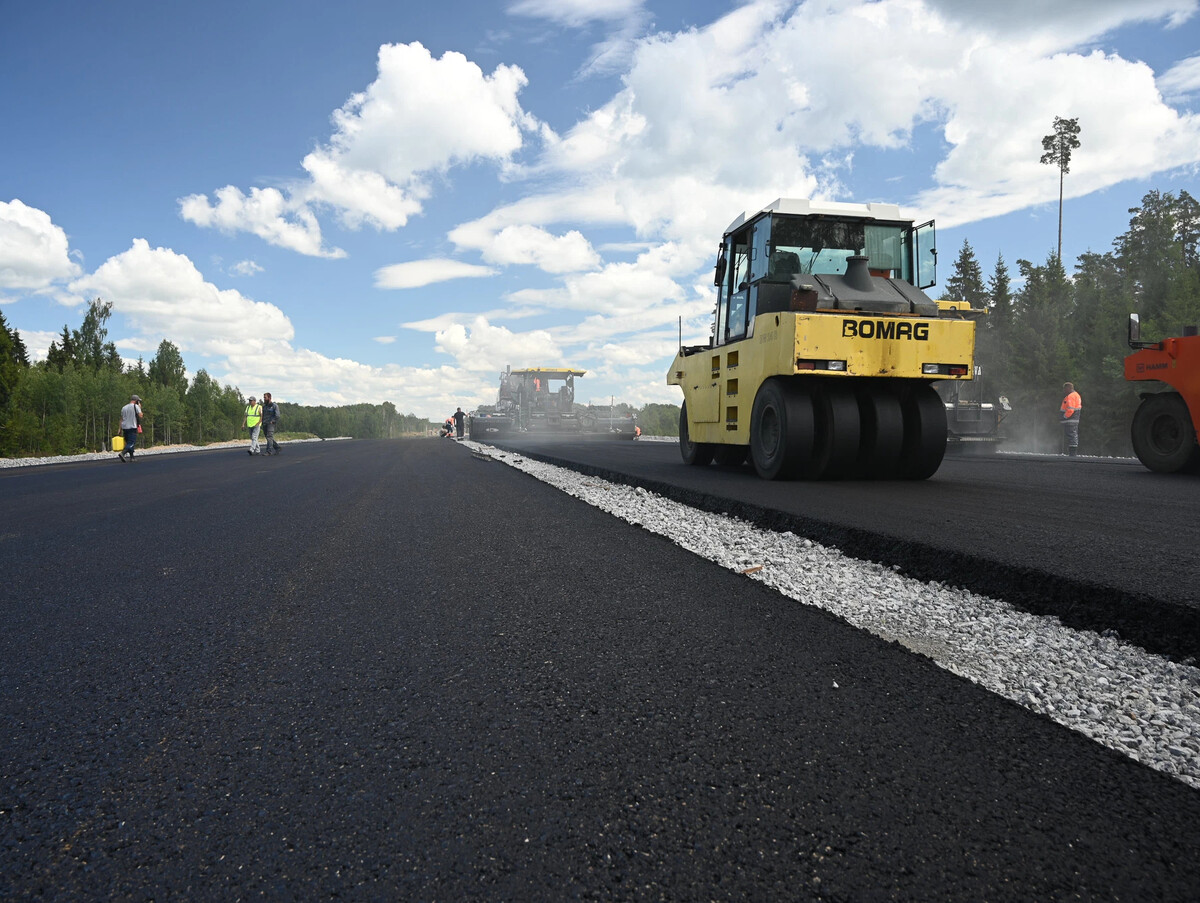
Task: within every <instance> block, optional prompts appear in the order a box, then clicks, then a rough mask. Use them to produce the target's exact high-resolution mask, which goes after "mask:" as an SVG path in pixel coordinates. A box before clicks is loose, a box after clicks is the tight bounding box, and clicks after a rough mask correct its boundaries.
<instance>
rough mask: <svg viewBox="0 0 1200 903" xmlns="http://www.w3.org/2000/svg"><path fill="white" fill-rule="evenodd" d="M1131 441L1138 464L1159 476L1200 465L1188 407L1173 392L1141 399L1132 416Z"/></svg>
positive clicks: (1198, 449) (1194, 430)
mask: <svg viewBox="0 0 1200 903" xmlns="http://www.w3.org/2000/svg"><path fill="white" fill-rule="evenodd" d="M1130 438H1131V439H1132V440H1133V450H1134V453H1135V454H1137V456H1138V460H1139V461H1141V462H1142V463H1143V464H1145V465H1146V466H1147V467H1149V468H1150V469H1151V470H1153V471H1157V472H1158V473H1176V472H1177V471H1180V470H1186V469H1194V468H1195V467H1196V466H1197V465H1200V448H1197V446H1196V428H1195V426H1194V425H1193V424H1192V418H1191V415H1190V414H1189V413H1188V407H1187V404H1186V403H1185V402H1184V400H1183V398H1182V396H1180V395H1178V394H1177V393H1175V392H1163V393H1161V394H1159V395H1147V396H1146V397H1145V398H1143V399H1142V403H1141V405H1139V406H1138V409H1137V413H1135V414H1134V415H1133V428H1132V429H1131V430H1130Z"/></svg>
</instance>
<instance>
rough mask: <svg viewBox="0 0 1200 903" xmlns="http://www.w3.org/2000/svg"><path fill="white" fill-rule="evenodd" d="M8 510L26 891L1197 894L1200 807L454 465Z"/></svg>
mask: <svg viewBox="0 0 1200 903" xmlns="http://www.w3.org/2000/svg"><path fill="white" fill-rule="evenodd" d="M632 450H633V449H631V451H632ZM931 485H933V486H936V485H937V484H936V483H935V484H931ZM0 510H2V511H3V523H2V524H0V573H2V574H3V581H4V595H3V600H4V601H3V613H4V630H3V632H2V633H0V690H2V692H0V898H2V899H4V900H14V899H31V898H45V899H87V900H91V899H105V900H107V899H137V900H145V899H155V900H166V899H179V900H192V899H221V900H237V899H249V898H268V899H305V900H308V899H334V898H336V899H347V900H446V901H457V900H466V899H480V900H513V901H536V900H547V901H558V900H564V899H582V898H586V899H605V900H611V899H633V900H650V899H663V900H756V901H757V900H807V899H812V900H844V901H864V900H866V901H870V900H946V901H961V900H990V901H1007V900H1013V901H1018V900H1019V901H1028V900H1075V899H1080V900H1129V901H1143V900H1179V901H1194V900H1195V899H1197V897H1198V896H1200V857H1197V855H1196V851H1197V850H1198V849H1200V792H1197V791H1195V790H1193V789H1191V788H1189V787H1187V786H1186V785H1184V784H1181V783H1179V782H1176V781H1174V780H1172V779H1170V778H1167V777H1164V776H1163V775H1161V774H1159V773H1157V772H1154V771H1151V770H1149V769H1146V768H1144V767H1141V766H1139V765H1136V764H1134V763H1133V762H1131V761H1129V760H1127V759H1125V758H1123V757H1121V756H1119V755H1117V754H1115V753H1113V752H1110V751H1108V750H1106V749H1104V748H1102V747H1100V746H1098V745H1096V744H1094V743H1092V742H1090V741H1088V740H1086V739H1084V738H1083V737H1082V736H1079V735H1077V734H1074V733H1071V732H1070V731H1067V730H1066V729H1064V728H1061V727H1059V726H1057V725H1055V724H1053V723H1052V722H1050V721H1048V720H1046V719H1044V718H1042V717H1039V716H1037V715H1034V714H1031V713H1029V712H1028V711H1026V710H1024V709H1022V708H1020V707H1018V706H1016V705H1013V704H1010V703H1008V702H1005V701H1003V700H1001V699H998V698H997V697H994V696H992V695H990V694H988V693H986V692H983V691H982V690H979V689H978V688H976V687H975V686H973V685H971V684H969V683H967V682H965V681H963V680H961V679H958V678H956V677H954V676H952V675H949V674H947V673H945V672H943V671H940V670H939V669H937V668H936V667H934V666H933V665H932V664H931V663H930V662H929V661H928V660H927V659H924V658H922V657H920V656H916V655H913V654H910V653H908V652H906V651H905V650H903V649H901V648H900V647H898V646H896V645H892V644H887V643H884V642H882V641H880V640H878V639H876V638H874V637H871V636H870V635H867V634H865V633H862V632H860V631H857V630H855V629H852V628H850V627H848V626H847V625H845V624H844V623H842V622H840V621H838V620H836V619H834V618H832V617H830V616H828V615H826V614H824V613H822V612H820V611H816V610H813V609H809V608H806V607H803V606H801V605H798V604H797V603H795V602H793V601H790V600H788V599H785V598H783V597H782V596H780V595H778V594H776V593H774V592H772V591H771V590H769V589H768V588H766V587H764V586H763V585H761V584H759V583H756V582H754V581H751V580H747V579H746V578H744V577H741V576H739V575H737V574H735V573H732V572H729V571H725V570H722V569H720V568H718V567H716V566H714V565H712V564H710V563H708V562H705V561H703V560H700V559H698V558H696V557H694V556H692V555H690V554H689V553H686V552H684V551H682V550H681V549H679V548H678V547H675V546H673V545H671V544H670V543H669V542H667V541H666V540H664V539H662V538H660V537H657V536H654V535H652V534H649V533H647V532H645V531H642V530H640V529H639V528H636V527H633V526H630V525H628V524H625V523H622V522H620V521H617V520H615V519H613V518H611V517H609V516H607V515H605V514H602V513H600V512H598V511H596V510H594V509H592V508H589V507H587V506H585V505H584V504H582V503H580V502H578V501H576V500H574V499H571V498H569V497H568V496H566V495H564V494H562V493H559V492H558V491H556V490H554V489H552V488H550V487H548V486H546V485H544V484H541V483H538V482H537V481H535V480H533V479H531V478H530V477H528V476H526V475H524V474H521V473H520V472H518V471H515V470H513V469H510V468H507V467H504V466H503V465H501V464H498V463H495V462H487V461H481V460H479V459H477V458H475V457H473V456H472V455H471V454H470V452H469V451H468V449H467V448H466V447H464V446H460V445H457V444H455V443H451V442H446V441H442V440H436V441H435V440H420V441H418V440H414V441H407V442H406V441H392V442H383V441H380V442H340V443H334V442H327V443H322V444H312V445H303V446H289V447H287V448H285V452H284V454H283V455H282V456H280V457H279V458H276V459H266V458H250V457H249V456H247V455H245V454H241V453H240V452H206V453H195V454H184V455H172V456H162V457H147V458H144V459H141V460H138V461H136V462H135V463H133V464H132V465H123V464H120V463H117V462H116V461H115V460H114V461H113V462H111V463H108V462H104V463H89V464H71V465H64V466H55V467H43V468H30V469H23V470H7V471H0Z"/></svg>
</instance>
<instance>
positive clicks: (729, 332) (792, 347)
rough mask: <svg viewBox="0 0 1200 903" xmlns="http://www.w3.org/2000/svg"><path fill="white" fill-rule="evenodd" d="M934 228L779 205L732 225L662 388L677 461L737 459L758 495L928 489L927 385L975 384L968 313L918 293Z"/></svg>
mask: <svg viewBox="0 0 1200 903" xmlns="http://www.w3.org/2000/svg"><path fill="white" fill-rule="evenodd" d="M934 228H935V227H934V224H933V222H932V221H930V222H928V223H924V224H922V225H920V226H914V225H913V222H912V221H911V220H906V219H903V218H902V217H901V215H900V210H899V208H898V207H896V206H895V205H892V204H879V203H872V204H842V203H818V202H813V201H808V200H793V199H786V198H780V199H778V200H776V201H774V202H773V203H771V204H769V205H768V206H767V207H765V208H764V209H762V210H761V211H759V212H757V213H755V214H753V215H751V216H747V215H746V214H744V213H743V214H742V215H741V216H739V217H738V218H737V219H735V220H734V221H733V222H732V223H731V224H730V225H729V228H728V229H726V230H725V234H724V236H723V238H722V239H721V247H720V251H719V254H718V258H717V265H716V278H715V280H714V282H715V284H716V286H717V306H716V311H715V317H714V323H713V328H712V334H711V336H710V338H709V341H708V343H707V344H704V345H693V346H684V345H683V344H682V341H681V343H680V348H679V352H678V354H676V356H675V360H674V362H673V363H672V364H671V370H670V372H669V373H668V374H667V383H668V384H671V385H677V386H679V387H680V388H682V389H683V396H684V403H683V406H682V408H681V410H680V415H679V449H680V453H681V455H682V457H683V460H684V461H685V462H687V463H688V464H694V465H703V464H708V463H710V462H712V461H714V460H715V461H716V462H717V463H718V464H724V465H740V464H741V463H743V462H744V461H745V460H746V457H747V456H749V457H750V459H751V460H752V461H753V464H754V468H755V470H756V471H757V472H758V474H759V476H761V477H763V478H764V479H779V478H795V477H800V478H804V479H832V478H893V479H918V480H919V479H926V478H928V477H930V476H932V475H933V474H934V473H935V472H936V471H937V469H938V467H939V466H940V465H941V462H942V458H943V456H944V455H945V452H946V439H947V433H946V409H945V406H944V403H943V401H942V399H941V398H940V397H939V396H938V394H937V392H936V391H935V390H934V389H933V386H932V385H931V384H932V383H933V382H935V381H938V380H955V381H960V380H970V379H971V378H972V376H973V371H974V355H975V323H974V320H973V315H974V314H975V313H978V312H977V311H971V310H970V305H969V304H966V303H965V302H954V301H933V300H931V299H930V298H929V296H928V295H926V294H925V293H924V291H923V289H925V288H928V287H929V286H931V285H933V284H934V282H935V281H936V280H935V276H936V260H937V251H936V245H935V235H936V233H935V231H934Z"/></svg>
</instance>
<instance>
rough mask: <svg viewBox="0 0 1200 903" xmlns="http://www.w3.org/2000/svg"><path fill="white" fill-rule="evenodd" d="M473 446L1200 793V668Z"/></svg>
mask: <svg viewBox="0 0 1200 903" xmlns="http://www.w3.org/2000/svg"><path fill="white" fill-rule="evenodd" d="M462 444H463V445H465V446H467V447H468V448H470V449H471V450H472V452H474V453H476V454H478V455H482V456H486V457H487V458H491V459H494V460H498V461H502V462H503V463H505V464H507V465H508V466H510V467H514V468H516V469H518V470H521V471H523V472H524V473H527V474H529V475H530V476H533V477H536V478H537V479H539V480H541V481H542V482H545V483H549V484H550V485H552V486H556V487H557V488H559V489H561V490H562V491H564V492H566V493H568V494H569V495H572V496H575V497H576V498H578V499H581V500H582V501H584V502H587V503H588V504H589V505H592V506H594V507H596V508H599V509H601V510H603V511H606V512H608V513H610V514H613V515H615V516H616V517H619V518H621V519H622V520H625V521H628V522H629V523H631V524H636V525H638V526H641V527H644V528H645V529H647V530H649V531H651V532H653V533H657V534H659V535H661V536H664V537H666V538H668V539H670V540H671V541H672V542H674V543H676V544H677V545H679V546H680V547H682V548H684V549H687V550H688V551H690V552H694V553H695V554H697V555H699V556H701V557H702V558H706V559H708V560H709V561H712V562H714V563H716V564H718V565H720V566H721V567H724V568H728V569H730V570H734V571H738V572H742V573H745V574H746V576H747V577H748V578H749V579H751V580H757V581H759V582H761V583H765V584H767V585H768V586H771V587H773V588H775V589H777V590H778V591H779V592H781V593H783V594H784V595H785V596H788V597H789V598H792V599H795V600H796V601H798V602H801V603H803V604H805V605H813V606H816V607H818V608H822V609H824V610H825V611H828V612H831V613H832V614H834V615H837V616H838V617H840V618H842V619H843V620H845V621H847V622H848V623H850V624H852V625H854V626H855V627H861V628H863V629H864V630H868V631H870V632H871V633H873V634H875V635H876V636H878V637H881V638H882V639H885V640H890V641H895V642H897V643H900V644H901V645H903V646H905V647H906V648H908V649H910V650H912V651H913V652H917V653H920V654H921V655H924V656H927V657H928V658H930V659H932V660H933V661H934V662H935V663H936V664H937V665H939V666H940V667H942V668H945V669H946V670H947V671H950V672H952V673H954V674H958V675H960V676H962V677H965V678H967V679H968V680H970V681H972V682H974V683H976V684H978V685H979V686H981V687H984V688H986V689H988V690H990V691H992V692H993V693H996V694H998V695H1000V696H1003V697H1005V698H1007V699H1011V700H1012V701H1014V702H1016V703H1018V704H1020V705H1022V706H1024V707H1026V708H1028V709H1030V710H1032V711H1034V712H1039V713H1041V714H1044V715H1047V716H1049V717H1050V718H1053V719H1054V720H1055V721H1057V722H1058V723H1059V724H1062V725H1065V726H1066V727H1068V728H1070V729H1072V730H1074V731H1078V732H1079V733H1082V734H1084V735H1085V736H1088V737H1090V738H1092V739H1093V740H1095V741H1096V742H1098V743H1101V744H1103V745H1104V746H1107V747H1109V748H1110V749H1114V750H1117V751H1118V752H1121V753H1124V754H1125V755H1127V756H1129V757H1130V758H1132V759H1135V760H1136V761H1138V762H1141V763H1142V764H1144V765H1148V766H1150V767H1151V768H1155V769H1157V770H1159V771H1162V772H1164V773H1166V774H1169V775H1171V776H1173V777H1175V778H1178V779H1179V780H1181V781H1183V782H1184V783H1186V784H1189V785H1191V786H1192V787H1196V788H1200V668H1196V667H1193V666H1191V665H1185V664H1177V663H1175V662H1172V661H1169V660H1168V659H1166V658H1163V657H1162V656H1159V655H1153V654H1151V653H1149V652H1147V651H1146V650H1144V649H1142V648H1140V647H1137V646H1133V645H1130V644H1128V643H1124V642H1122V641H1120V640H1118V639H1116V638H1115V637H1111V636H1107V635H1100V634H1097V633H1094V632H1092V631H1085V630H1073V629H1070V628H1067V627H1064V626H1063V625H1062V624H1061V622H1059V620H1058V619H1057V618H1053V617H1043V616H1038V615H1032V614H1029V613H1027V612H1024V611H1021V610H1019V609H1015V608H1013V607H1012V606H1011V605H1009V604H1007V603H1005V602H1002V601H999V600H996V599H991V598H988V597H986V596H980V595H977V594H975V593H971V592H968V591H966V590H963V589H959V588H955V587H952V586H947V585H945V584H942V583H937V582H930V583H925V582H921V581H918V580H914V579H912V578H909V577H905V576H902V575H901V574H900V573H898V572H897V571H898V569H890V568H886V567H884V566H882V565H878V564H873V563H869V562H863V561H859V560H857V559H853V558H849V557H847V556H845V555H843V554H842V553H841V552H839V551H837V550H836V549H832V548H828V547H825V546H822V545H820V544H818V543H815V542H812V541H811V540H808V539H804V538H801V537H799V536H795V535H793V534H792V533H776V532H773V531H770V530H764V529H761V528H759V527H755V526H752V525H751V524H749V523H747V522H745V521H741V520H738V519H736V518H731V517H725V516H721V515H716V514H709V513H707V512H704V511H700V510H698V509H695V508H691V507H689V506H687V505H683V504H681V503H679V502H674V501H671V500H670V499H666V498H663V497H662V496H659V495H657V494H655V493H652V492H648V491H647V490H645V489H642V488H641V487H637V488H633V487H629V486H624V485H620V484H616V483H610V482H607V481H606V480H602V479H600V478H597V477H591V476H585V475H583V474H580V473H577V472H575V471H572V470H568V469H566V468H562V467H556V466H554V465H550V464H544V463H542V462H540V461H534V460H532V459H529V458H526V457H524V456H522V455H520V454H517V453H514V452H508V451H504V450H502V449H497V448H494V447H492V446H488V445H482V444H479V443H476V442H471V441H469V440H464V441H463V442H462Z"/></svg>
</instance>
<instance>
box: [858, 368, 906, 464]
mask: <svg viewBox="0 0 1200 903" xmlns="http://www.w3.org/2000/svg"><path fill="white" fill-rule="evenodd" d="M858 411H859V414H860V415H861V416H862V448H861V451H860V454H859V458H858V467H857V468H856V472H857V473H858V475H859V476H861V477H863V478H865V479H869V480H886V479H890V478H891V477H893V476H895V473H896V465H897V463H898V462H899V461H900V457H901V453H902V451H903V450H904V410H903V408H902V407H901V405H900V399H899V398H898V397H897V396H896V394H895V393H894V392H892V391H891V389H890V388H889V387H888V386H884V385H867V386H864V387H863V388H861V389H860V390H859V393H858Z"/></svg>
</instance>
